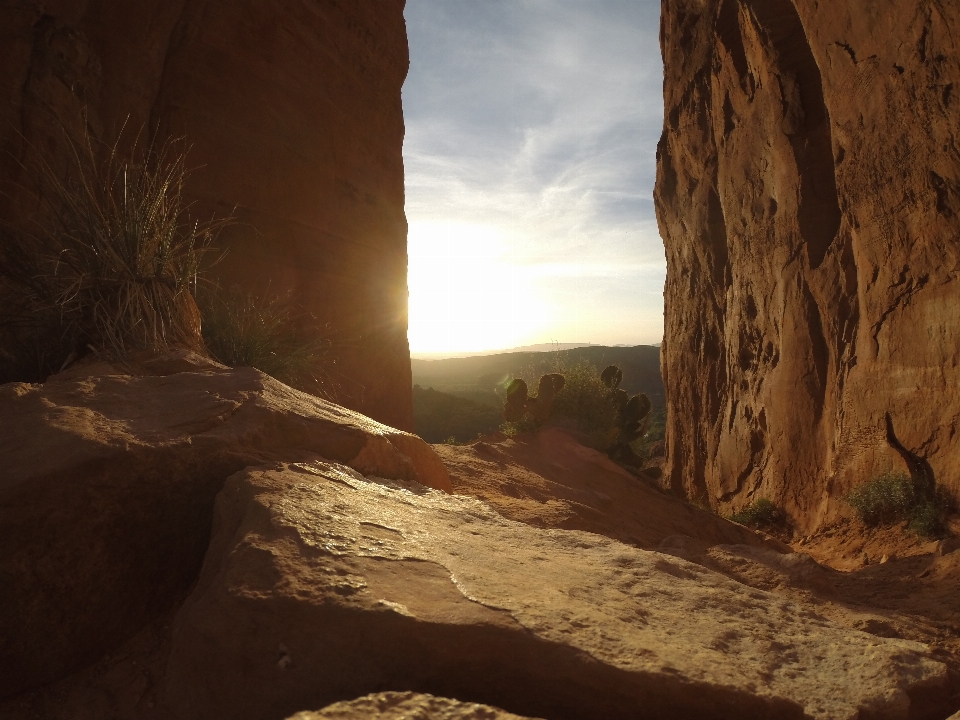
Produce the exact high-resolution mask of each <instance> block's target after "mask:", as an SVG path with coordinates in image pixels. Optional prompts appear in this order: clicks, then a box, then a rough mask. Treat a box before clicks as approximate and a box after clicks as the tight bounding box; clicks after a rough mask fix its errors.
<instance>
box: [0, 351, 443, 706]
mask: <svg viewBox="0 0 960 720" xmlns="http://www.w3.org/2000/svg"><path fill="white" fill-rule="evenodd" d="M138 370H139V371H140V372H141V374H139V375H129V374H125V373H122V372H119V371H117V370H116V369H114V368H111V367H109V366H87V367H85V368H72V369H71V370H70V371H68V372H67V373H64V374H62V375H58V376H54V377H53V378H51V379H50V380H48V381H47V382H46V383H45V384H43V385H27V384H21V383H9V384H6V385H2V386H0V428H3V433H2V434H0V457H2V458H3V462H2V466H0V587H2V588H3V591H2V592H0V638H2V639H3V642H2V643H0V697H6V696H9V695H14V694H16V693H18V692H21V691H23V690H26V689H29V688H31V687H35V686H37V685H40V684H42V683H45V682H51V681H53V680H56V679H58V678H60V677H63V676H64V675H65V674H67V673H68V672H71V671H73V670H76V669H78V668H80V667H82V666H83V665H84V664H85V663H89V662H91V661H94V660H96V659H97V658H99V657H102V656H103V654H104V653H105V652H108V651H111V650H112V649H113V648H114V647H115V646H116V645H117V644H118V643H120V642H122V641H124V640H126V639H127V638H128V637H130V636H131V635H133V634H134V633H136V631H138V630H139V629H140V628H141V627H142V626H143V625H144V624H145V623H147V622H149V621H150V620H152V619H154V618H156V617H158V616H159V615H161V614H162V613H164V612H165V611H167V610H168V609H169V608H170V606H171V605H172V604H174V603H175V602H177V601H179V600H181V599H182V597H183V594H184V593H185V592H186V590H187V589H188V588H189V586H190V585H191V583H193V582H194V580H195V579H196V576H197V572H198V571H199V568H200V564H201V562H202V560H203V556H204V552H205V550H206V547H207V542H208V540H209V536H210V523H211V519H212V516H213V501H214V498H215V497H216V495H217V493H218V492H219V491H220V489H221V488H222V487H223V484H224V482H225V480H226V478H227V477H228V476H229V475H230V474H232V473H234V472H236V471H237V470H239V469H241V468H243V467H245V466H248V465H251V464H253V465H259V464H261V463H263V462H264V461H265V460H267V459H268V458H269V459H276V458H278V457H280V456H283V457H284V458H285V459H287V460H290V459H291V458H292V457H297V456H299V455H303V454H307V455H311V454H313V453H321V454H323V455H324V456H325V457H328V458H331V459H334V460H336V461H338V462H343V463H345V464H346V465H349V466H350V467H352V468H356V469H357V470H359V471H361V472H365V473H372V474H375V475H377V476H379V477H392V478H398V479H401V480H417V481H419V482H421V483H424V484H426V485H431V486H433V487H437V488H440V489H442V490H452V487H451V485H450V479H449V475H448V474H447V471H446V468H444V466H443V464H442V463H441V461H440V459H439V458H438V457H437V456H436V455H435V454H434V453H433V451H432V450H431V449H430V447H429V446H428V445H427V444H426V443H424V442H423V441H422V440H421V439H420V438H418V437H416V436H415V435H407V434H406V433H403V432H400V431H397V430H394V429H393V428H390V427H387V426H385V425H381V424H380V423H377V422H375V421H373V420H371V419H369V418H367V417H365V416H363V415H360V414H359V413H356V412H352V411H350V410H347V409H345V408H342V407H339V406H337V405H334V404H332V403H327V402H325V401H323V400H319V399H317V398H315V397H312V396H310V395H307V394H305V393H300V392H297V391H296V390H292V389H291V388H288V387H287V386H285V385H282V384H280V383H278V382H277V381H275V380H273V379H272V378H270V377H268V376H266V375H264V374H263V373H261V372H259V371H257V370H254V369H252V368H242V369H237V370H228V369H226V368H223V367H222V366H217V365H215V364H212V363H206V362H204V361H203V360H202V359H198V358H196V357H195V356H188V357H185V358H181V359H180V360H179V362H178V361H177V360H176V359H174V360H173V361H172V362H167V363H166V367H164V366H163V364H159V365H158V363H156V362H154V363H144V364H143V365H141V366H138ZM311 456H312V455H311Z"/></svg>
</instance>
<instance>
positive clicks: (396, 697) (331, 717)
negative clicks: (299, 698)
mask: <svg viewBox="0 0 960 720" xmlns="http://www.w3.org/2000/svg"><path fill="white" fill-rule="evenodd" d="M367 718H374V719H375V720H535V718H524V717H521V716H520V715H514V714H513V713H508V712H504V711H503V710H498V709H497V708H493V707H490V706H489V705H478V704H477V703H464V702H460V701H458V700H450V699H448V698H438V697H434V696H433V695H422V694H419V693H410V692H407V693H397V692H385V693H374V694H372V695H367V696H366V697H362V698H358V699H356V700H352V701H350V702H338V703H334V704H333V705H328V706H327V707H325V708H324V709H323V710H321V711H320V712H302V713H297V714H296V715H294V716H292V717H290V718H288V719H287V720H366V719H367Z"/></svg>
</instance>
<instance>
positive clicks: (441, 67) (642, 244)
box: [404, 0, 664, 342]
mask: <svg viewBox="0 0 960 720" xmlns="http://www.w3.org/2000/svg"><path fill="white" fill-rule="evenodd" d="M659 10H660V3H659V0H408V2H407V10H406V17H407V26H408V33H409V37H410V51H411V70H410V75H409V77H408V80H407V83H406V85H405V87H404V113H405V119H406V126H407V137H406V142H405V146H404V159H405V166H406V183H407V215H408V218H409V219H410V221H411V263H413V262H414V261H415V257H416V252H415V250H414V246H415V244H416V243H417V242H420V239H419V238H418V236H417V228H418V227H424V226H425V225H424V224H431V223H433V224H434V227H435V224H436V223H448V224H451V223H456V224H459V225H460V226H471V225H472V226H485V227H495V228H497V229H498V232H499V234H500V236H501V237H503V238H506V240H507V242H508V244H509V261H510V262H511V263H513V264H515V265H518V266H523V267H526V268H528V269H529V276H530V277H531V278H532V282H536V284H537V286H538V288H539V292H540V295H541V297H543V298H546V299H547V300H548V301H549V302H552V303H555V304H557V303H560V305H557V306H556V307H555V308H554V309H555V312H554V313H553V314H552V317H553V318H554V319H553V320H552V321H551V323H548V325H545V326H543V327H541V328H540V329H539V330H537V331H533V330H531V332H539V333H541V336H538V337H530V338H528V340H529V341H530V342H537V341H542V340H550V339H559V340H563V341H567V340H570V341H578V340H585V339H589V338H587V337H585V335H586V334H589V333H588V330H589V331H592V330H596V329H597V328H598V327H599V325H598V323H597V322H596V321H595V320H596V319H597V318H600V317H604V318H612V317H617V318H619V319H618V320H617V322H611V323H606V324H605V325H604V330H603V332H604V333H606V335H605V336H604V337H594V338H593V339H594V341H595V342H641V341H642V342H653V341H657V340H659V337H660V335H661V334H662V295H661V290H662V283H663V274H664V260H663V247H662V244H661V242H660V239H659V236H658V235H657V231H656V223H655V218H654V212H653V203H652V190H653V183H654V174H655V150H656V142H657V139H658V138H659V135H660V128H661V124H662V100H661V84H662V71H661V66H660V57H659V48H658V44H657V42H658V30H659ZM434 240H435V237H434ZM448 242H449V243H451V244H452V245H453V246H456V245H457V243H459V242H470V243H474V244H475V243H476V242H477V240H476V238H475V237H473V238H471V239H469V240H464V239H462V238H460V237H458V236H457V235H456V234H455V233H451V234H450V235H449V237H448ZM455 256H456V253H454V254H453V257H454V261H455ZM571 279H577V280H578V282H577V283H575V285H577V286H578V287H579V290H578V291H577V293H576V295H577V296H576V297H575V298H571V297H570V293H569V290H570V288H571ZM651 286H653V287H654V288H655V292H654V293H653V294H652V295H651V293H650V292H649V291H650V288H651ZM416 292H417V288H416V287H414V286H413V281H412V280H411V293H412V294H413V293H416ZM571 302H575V303H576V307H570V306H569V303H571ZM574 318H576V320H573V319H574ZM591 318H593V320H591ZM651 318H652V320H651ZM416 321H417V318H416V317H411V326H413V325H414V324H415V323H416ZM561 334H562V335H563V336H562V337H561ZM412 341H413V338H411V342H412Z"/></svg>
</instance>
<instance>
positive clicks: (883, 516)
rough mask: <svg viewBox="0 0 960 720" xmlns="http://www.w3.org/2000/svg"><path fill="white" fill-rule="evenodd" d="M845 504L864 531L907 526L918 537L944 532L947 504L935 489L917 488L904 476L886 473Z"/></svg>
mask: <svg viewBox="0 0 960 720" xmlns="http://www.w3.org/2000/svg"><path fill="white" fill-rule="evenodd" d="M845 500H846V501H847V503H848V504H850V505H851V506H852V507H853V510H854V513H855V514H856V516H857V517H858V518H859V519H860V520H861V521H862V522H863V524H864V525H866V526H867V527H877V526H878V525H893V524H895V523H898V522H906V523H907V527H909V529H910V530H912V531H913V532H915V533H916V534H917V535H919V536H921V537H937V536H939V535H941V534H943V532H944V528H945V526H944V518H945V517H946V514H947V512H948V511H949V509H950V503H949V500H948V499H947V498H946V496H945V495H943V494H942V493H938V492H937V491H936V490H935V489H927V488H923V487H920V486H919V485H918V483H916V482H915V481H914V480H913V479H912V478H911V477H910V476H909V475H907V474H906V473H903V472H888V473H884V474H883V475H879V476H878V477H875V478H873V479H872V480H869V481H868V482H865V483H863V484H862V485H860V486H859V487H857V488H854V490H853V491H852V492H850V493H849V494H848V495H847V496H846V498H845Z"/></svg>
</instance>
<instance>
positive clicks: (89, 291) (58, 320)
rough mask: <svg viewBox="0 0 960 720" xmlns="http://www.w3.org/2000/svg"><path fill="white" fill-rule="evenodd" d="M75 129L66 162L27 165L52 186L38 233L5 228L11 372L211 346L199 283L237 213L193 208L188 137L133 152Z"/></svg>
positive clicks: (0, 245) (2, 273)
mask: <svg viewBox="0 0 960 720" xmlns="http://www.w3.org/2000/svg"><path fill="white" fill-rule="evenodd" d="M64 136H65V140H66V143H65V144H66V152H65V153H64V156H63V158H62V159H63V160H64V161H65V165H66V167H65V170H62V171H61V170H58V169H57V168H59V167H61V165H62V164H61V163H60V162H57V163H54V161H52V160H49V159H47V158H45V157H42V156H41V155H40V154H39V153H35V155H36V157H35V158H34V160H33V162H32V163H31V164H30V165H28V166H26V169H27V170H28V172H29V174H31V175H32V176H33V181H34V182H35V184H36V185H37V187H38V189H39V191H40V194H41V200H42V205H41V212H40V218H41V219H39V220H37V221H36V222H34V224H33V227H34V230H33V231H30V232H25V231H13V230H9V231H7V232H5V233H4V234H3V236H2V238H0V295H2V297H0V300H2V305H0V307H2V310H0V326H2V328H3V336H4V347H5V348H6V352H5V353H4V357H3V358H2V360H3V361H4V362H3V363H2V364H3V366H4V367H3V368H2V371H3V372H5V373H6V374H11V373H13V374H17V373H19V374H30V371H29V369H28V368H30V367H31V366H32V372H33V374H39V375H46V374H50V373H51V372H55V371H56V370H57V369H58V365H59V364H60V363H62V362H63V361H64V360H66V359H67V358H68V357H69V356H71V355H73V354H76V353H77V351H78V349H79V350H84V349H86V348H93V349H94V350H96V351H97V352H101V353H105V354H107V355H110V356H114V357H118V358H123V357H124V356H126V355H127V354H128V353H129V352H130V351H132V350H153V351H159V350H163V349H166V348H170V347H186V348H192V349H201V348H202V339H201V331H200V313H199V310H198V308H197V305H196V302H195V300H194V296H193V291H194V290H195V287H196V281H197V275H198V272H199V269H200V264H201V260H202V259H203V257H204V255H205V254H206V253H207V251H208V250H209V248H210V245H211V243H212V242H213V240H214V238H215V236H216V234H217V232H218V231H219V230H220V229H221V228H222V227H223V226H224V225H225V224H226V223H227V222H228V221H227V220H210V221H208V222H197V221H195V220H193V219H191V218H190V217H189V213H188V206H187V205H186V204H185V202H184V200H183V188H184V181H185V178H186V176H187V167H186V165H185V155H184V152H185V151H184V149H183V147H182V144H180V143H178V142H176V141H174V142H168V143H165V144H163V145H160V146H159V147H150V148H148V149H147V150H146V151H144V152H142V153H140V154H139V157H138V158H136V159H132V160H131V159H125V158H123V157H121V155H120V153H119V151H118V148H117V145H116V144H115V145H113V146H112V147H109V146H102V145H100V144H99V143H97V142H96V141H94V140H93V139H92V138H91V137H90V136H89V135H86V136H84V138H83V139H82V140H80V141H77V140H74V139H72V138H70V137H69V136H67V134H66V132H64ZM134 154H137V150H136V148H134ZM3 379H17V378H3Z"/></svg>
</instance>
